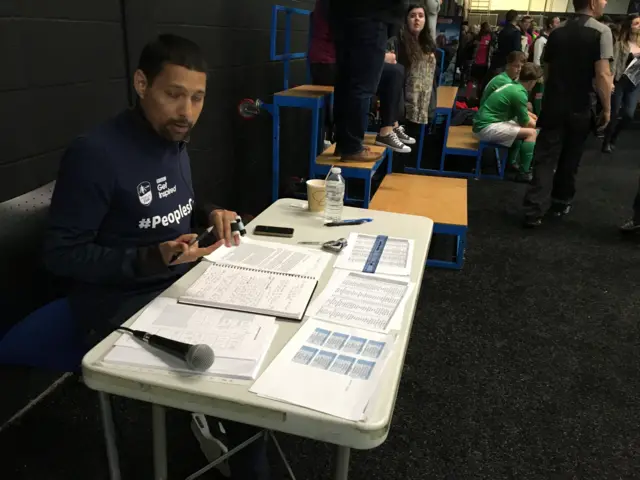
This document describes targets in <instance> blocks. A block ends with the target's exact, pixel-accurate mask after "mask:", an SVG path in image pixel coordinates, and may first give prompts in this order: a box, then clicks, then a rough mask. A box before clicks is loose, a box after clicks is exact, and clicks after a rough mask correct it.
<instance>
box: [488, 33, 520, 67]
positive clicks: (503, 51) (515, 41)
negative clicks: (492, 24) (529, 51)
mask: <svg viewBox="0 0 640 480" xmlns="http://www.w3.org/2000/svg"><path fill="white" fill-rule="evenodd" d="M521 41H522V31H521V30H520V29H519V28H518V27H516V26H515V25H514V24H513V23H507V24H506V25H505V26H504V28H503V29H502V30H500V33H499V34H498V46H497V48H496V50H495V52H494V53H493V58H492V59H491V68H504V66H505V65H506V64H507V57H508V56H509V54H510V53H511V52H518V51H522V43H521Z"/></svg>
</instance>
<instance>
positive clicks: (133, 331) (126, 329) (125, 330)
mask: <svg viewBox="0 0 640 480" xmlns="http://www.w3.org/2000/svg"><path fill="white" fill-rule="evenodd" d="M116 330H122V331H123V332H127V333H130V334H131V335H133V334H134V333H136V332H135V330H131V329H130V328H127V327H118V328H116Z"/></svg>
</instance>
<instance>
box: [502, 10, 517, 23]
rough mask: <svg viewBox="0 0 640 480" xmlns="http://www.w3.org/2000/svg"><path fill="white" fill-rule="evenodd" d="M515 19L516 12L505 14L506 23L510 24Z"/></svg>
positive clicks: (511, 11) (510, 11)
mask: <svg viewBox="0 0 640 480" xmlns="http://www.w3.org/2000/svg"><path fill="white" fill-rule="evenodd" d="M516 18H518V12H516V11H515V10H509V11H508V12H507V16H506V17H505V20H506V21H507V22H508V23H512V22H513V21H514V20H515V19H516Z"/></svg>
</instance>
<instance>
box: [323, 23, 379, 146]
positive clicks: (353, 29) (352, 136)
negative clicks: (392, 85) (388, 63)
mask: <svg viewBox="0 0 640 480" xmlns="http://www.w3.org/2000/svg"><path fill="white" fill-rule="evenodd" d="M334 34H335V43H336V58H337V66H338V80H337V83H336V88H335V97H334V114H335V121H336V141H337V150H338V151H339V152H340V153H341V154H343V155H348V154H354V153H358V152H360V151H361V150H362V148H363V147H362V141H363V140H364V133H365V131H366V129H367V113H368V111H369V105H370V102H371V97H373V95H374V94H375V93H376V90H377V88H378V83H379V81H380V74H381V73H382V67H383V64H384V54H385V48H386V44H387V39H388V26H387V24H385V23H383V22H380V21H377V20H373V19H370V18H346V19H344V18H343V19H340V20H338V21H336V22H335V24H334Z"/></svg>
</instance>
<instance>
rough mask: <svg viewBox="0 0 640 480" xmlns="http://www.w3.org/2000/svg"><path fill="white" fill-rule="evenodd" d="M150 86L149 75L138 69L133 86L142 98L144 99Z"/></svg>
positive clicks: (134, 75)
mask: <svg viewBox="0 0 640 480" xmlns="http://www.w3.org/2000/svg"><path fill="white" fill-rule="evenodd" d="M148 87H149V82H148V81H147V76H146V75H145V74H144V72H143V71H142V70H139V69H138V70H136V72H135V73H134V74H133V88H135V90H136V93H137V94H138V97H139V98H140V99H143V98H144V96H145V94H146V93H147V88H148Z"/></svg>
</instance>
